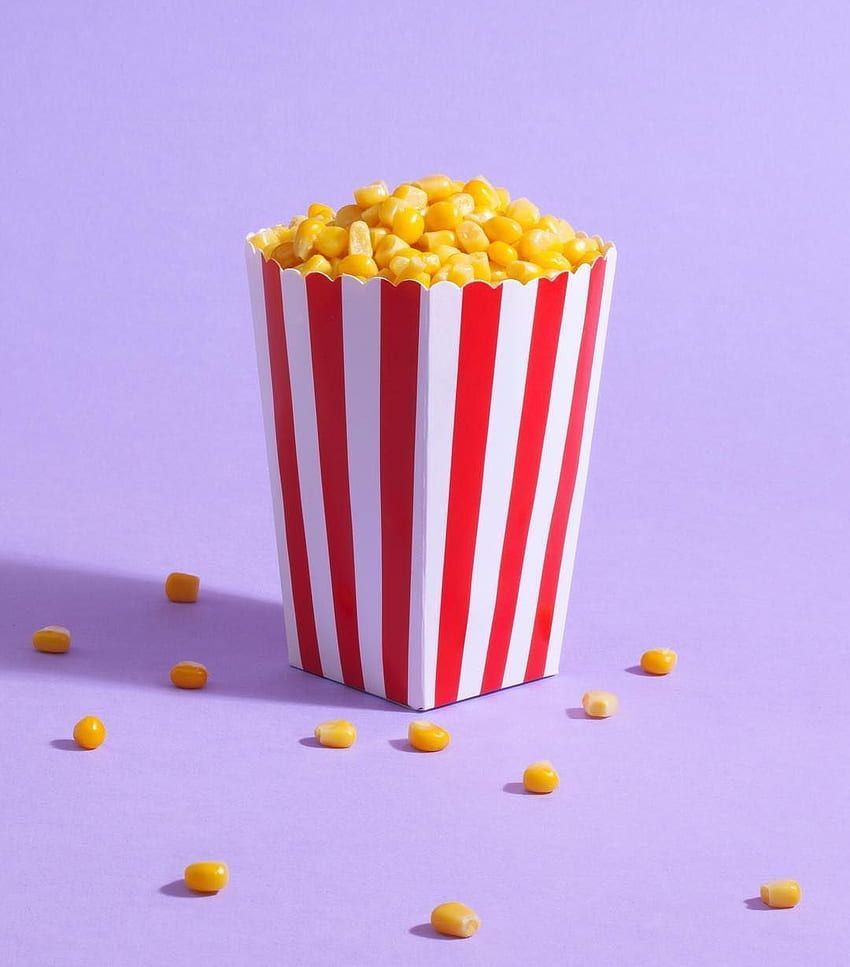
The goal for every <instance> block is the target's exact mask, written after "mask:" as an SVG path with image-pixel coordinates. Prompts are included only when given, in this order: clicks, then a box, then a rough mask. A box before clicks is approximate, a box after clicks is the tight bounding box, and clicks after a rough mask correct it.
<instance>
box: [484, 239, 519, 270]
mask: <svg viewBox="0 0 850 967" xmlns="http://www.w3.org/2000/svg"><path fill="white" fill-rule="evenodd" d="M487 255H488V256H489V258H490V261H491V262H495V263H496V265H510V264H511V262H516V260H517V259H518V258H519V255H517V250H516V249H515V248H514V247H513V245H508V243H507V242H490V244H489V245H488V246H487Z"/></svg>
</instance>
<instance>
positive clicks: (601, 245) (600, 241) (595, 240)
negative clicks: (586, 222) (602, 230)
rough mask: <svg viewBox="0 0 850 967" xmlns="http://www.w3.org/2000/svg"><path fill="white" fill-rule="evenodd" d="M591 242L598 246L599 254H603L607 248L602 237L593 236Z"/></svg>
mask: <svg viewBox="0 0 850 967" xmlns="http://www.w3.org/2000/svg"><path fill="white" fill-rule="evenodd" d="M590 240H591V242H593V244H594V245H595V246H596V251H597V252H601V251H602V249H604V248H605V239H604V238H603V237H602V236H601V235H591V236H590Z"/></svg>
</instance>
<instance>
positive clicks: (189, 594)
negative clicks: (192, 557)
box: [165, 571, 201, 604]
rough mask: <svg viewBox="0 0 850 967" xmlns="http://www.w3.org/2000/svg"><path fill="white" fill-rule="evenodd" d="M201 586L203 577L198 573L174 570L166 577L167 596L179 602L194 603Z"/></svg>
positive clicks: (170, 599)
mask: <svg viewBox="0 0 850 967" xmlns="http://www.w3.org/2000/svg"><path fill="white" fill-rule="evenodd" d="M200 587H201V579H200V578H199V577H198V576H197V575H196V574H184V573H183V572H182V571H173V572H172V573H171V574H169V575H168V577H167V578H166V579H165V596H166V597H167V598H168V600H169V601H174V602H176V603H178V604H194V603H195V602H196V601H197V600H198V591H199V590H200Z"/></svg>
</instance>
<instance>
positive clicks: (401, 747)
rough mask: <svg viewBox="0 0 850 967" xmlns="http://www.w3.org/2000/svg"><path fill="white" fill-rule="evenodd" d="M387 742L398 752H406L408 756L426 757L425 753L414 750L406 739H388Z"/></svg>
mask: <svg viewBox="0 0 850 967" xmlns="http://www.w3.org/2000/svg"><path fill="white" fill-rule="evenodd" d="M387 742H388V744H389V745H391V746H392V747H393V748H394V749H398V751H399V752H408V753H409V754H410V755H428V753H427V752H420V751H419V749H414V748H413V746H412V745H411V744H410V742H408V740H407V739H388V740H387Z"/></svg>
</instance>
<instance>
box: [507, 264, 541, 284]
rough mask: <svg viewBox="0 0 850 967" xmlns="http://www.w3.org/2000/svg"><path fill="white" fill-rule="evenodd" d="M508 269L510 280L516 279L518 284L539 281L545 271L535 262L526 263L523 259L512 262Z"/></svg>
mask: <svg viewBox="0 0 850 967" xmlns="http://www.w3.org/2000/svg"><path fill="white" fill-rule="evenodd" d="M506 269H507V273H508V278H509V279H516V280H517V282H523V283H525V282H531V281H533V280H534V279H539V278H540V276H541V275H543V269H541V268H540V266H539V265H535V264H534V262H525V261H523V260H522V259H517V260H516V262H511V263H510V264H509V265H508V266H507V267H506Z"/></svg>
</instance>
